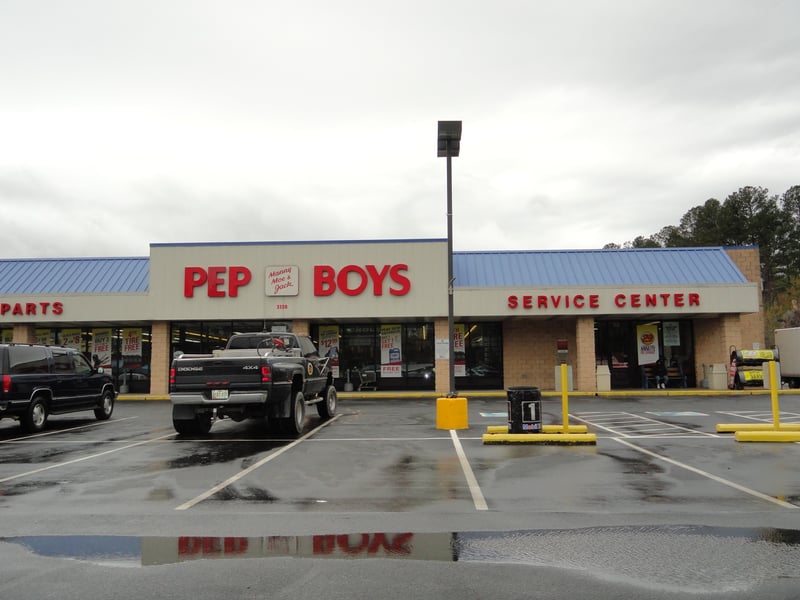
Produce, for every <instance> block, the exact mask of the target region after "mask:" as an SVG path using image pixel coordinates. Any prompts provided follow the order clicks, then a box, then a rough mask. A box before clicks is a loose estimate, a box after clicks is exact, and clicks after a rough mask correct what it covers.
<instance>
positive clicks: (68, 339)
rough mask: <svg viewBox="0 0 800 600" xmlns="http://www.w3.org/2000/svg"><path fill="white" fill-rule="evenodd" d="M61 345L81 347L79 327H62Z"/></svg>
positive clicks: (78, 348)
mask: <svg viewBox="0 0 800 600" xmlns="http://www.w3.org/2000/svg"><path fill="white" fill-rule="evenodd" d="M61 345H62V346H65V347H67V348H75V350H80V349H81V330H80V329H62V330H61Z"/></svg>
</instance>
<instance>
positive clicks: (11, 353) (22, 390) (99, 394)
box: [0, 344, 116, 432]
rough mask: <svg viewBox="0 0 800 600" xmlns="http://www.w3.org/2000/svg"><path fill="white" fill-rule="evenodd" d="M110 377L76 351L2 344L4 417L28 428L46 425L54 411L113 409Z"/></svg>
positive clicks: (106, 412) (102, 415) (0, 404)
mask: <svg viewBox="0 0 800 600" xmlns="http://www.w3.org/2000/svg"><path fill="white" fill-rule="evenodd" d="M115 398H116V392H115V390H114V384H113V383H112V381H111V377H110V376H109V375H108V374H107V373H104V372H103V369H102V368H101V369H95V368H93V367H92V365H91V364H89V361H88V360H86V357H84V356H83V354H81V353H80V352H78V351H77V350H74V349H72V348H61V347H58V346H40V345H35V344H0V419H2V418H9V417H10V418H15V419H19V422H20V425H21V426H22V428H23V429H24V430H25V431H30V432H36V431H41V430H42V429H44V425H45V423H46V422H47V417H48V416H49V415H51V414H59V413H68V412H75V411H79V410H94V416H95V417H97V418H98V419H101V420H105V419H108V418H109V417H111V413H112V412H113V410H114V399H115Z"/></svg>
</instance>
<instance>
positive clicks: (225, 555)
mask: <svg viewBox="0 0 800 600" xmlns="http://www.w3.org/2000/svg"><path fill="white" fill-rule="evenodd" d="M0 541H2V542H7V543H14V544H19V545H21V546H24V547H25V548H27V549H28V550H30V551H31V552H33V553H34V554H37V555H39V556H46V557H60V558H71V559H77V560H83V561H87V562H92V563H95V564H102V565H106V566H121V567H125V566H147V565H159V564H170V563H179V562H184V561H191V560H201V559H204V560H208V559H231V558H272V557H298V558H339V559H341V558H351V559H367V558H393V559H411V560H426V561H462V562H496V563H509V564H528V565H554V566H555V565H558V566H566V567H574V566H576V565H577V563H576V564H575V565H573V564H571V563H572V561H574V560H576V559H577V558H578V557H576V556H575V553H576V552H578V554H580V553H582V552H585V553H588V554H587V555H586V556H583V557H582V558H581V561H583V568H586V561H588V562H589V563H591V562H592V558H595V559H597V560H596V562H601V560H602V559H599V558H598V557H599V556H606V555H609V554H612V553H613V552H618V551H619V548H623V547H624V548H625V549H626V552H627V553H628V554H626V556H627V560H628V562H629V563H636V568H638V569H641V568H642V565H641V564H640V563H637V561H639V560H641V559H639V558H638V557H637V556H636V552H640V551H642V549H643V547H645V546H646V547H652V548H663V547H665V546H674V547H678V548H681V549H682V551H683V552H684V553H685V554H687V555H691V552H692V549H696V550H703V551H704V552H705V551H706V550H707V548H708V547H713V548H718V549H719V551H720V553H722V554H724V553H725V551H728V552H730V548H731V547H733V548H734V549H735V551H736V552H737V553H740V554H741V558H743V559H746V558H747V556H748V555H749V554H750V552H744V553H742V548H743V547H746V546H747V545H748V544H750V545H753V546H752V547H753V550H752V552H758V553H762V554H763V552H764V551H765V547H766V546H765V545H767V546H768V547H770V548H773V549H774V550H776V551H781V552H783V553H784V554H782V555H781V556H784V557H785V560H783V561H779V562H783V563H785V564H786V565H792V564H793V565H795V566H796V565H797V564H798V560H799V559H800V531H798V530H791V529H774V528H725V527H703V526H695V525H686V526H681V525H669V526H645V527H633V526H631V527H591V528H583V529H542V530H520V531H504V532H460V533H412V532H401V533H386V532H383V533H358V534H332V535H329V534H323V535H307V536H261V537H211V536H180V537H158V536H153V537H137V536H80V535H78V536H70V535H65V536H21V537H8V538H0ZM636 548H638V550H636ZM787 551H788V553H787ZM561 554H563V556H562V555H561ZM592 554H593V555H592ZM567 555H570V556H571V559H569V560H566V562H565V558H564V557H565V556H567ZM590 555H592V556H590ZM594 555H596V556H594ZM651 559H652V560H653V562H654V563H655V562H657V561H658V557H656V556H652V557H651ZM750 564H751V566H752V562H751V563H750ZM778 567H779V568H780V565H778ZM659 568H662V569H663V568H664V564H663V562H662V563H660V567H659ZM790 576H796V574H794V573H792V574H791V575H790Z"/></svg>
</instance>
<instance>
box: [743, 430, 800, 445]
mask: <svg viewBox="0 0 800 600" xmlns="http://www.w3.org/2000/svg"><path fill="white" fill-rule="evenodd" d="M734 435H735V437H736V441H737V442H800V431H775V430H774V429H773V430H772V431H737V432H736V433H735V434H734Z"/></svg>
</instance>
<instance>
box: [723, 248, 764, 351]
mask: <svg viewBox="0 0 800 600" xmlns="http://www.w3.org/2000/svg"><path fill="white" fill-rule="evenodd" d="M726 252H727V253H728V256H730V257H731V259H732V260H733V262H734V263H736V266H737V267H739V270H740V271H741V272H742V274H743V275H744V276H745V277H746V278H747V280H748V281H752V282H754V283H758V284H759V286H760V284H761V283H762V281H761V256H760V253H759V251H758V248H727V249H726ZM759 289H760V288H759ZM739 326H740V328H741V335H740V339H739V340H738V343H737V344H734V345H736V347H737V348H752V347H753V344H759V345H760V346H761V347H762V348H763V347H764V328H765V327H766V321H765V318H764V303H763V298H762V296H761V294H759V296H758V312H757V313H749V314H742V315H740V316H739Z"/></svg>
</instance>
